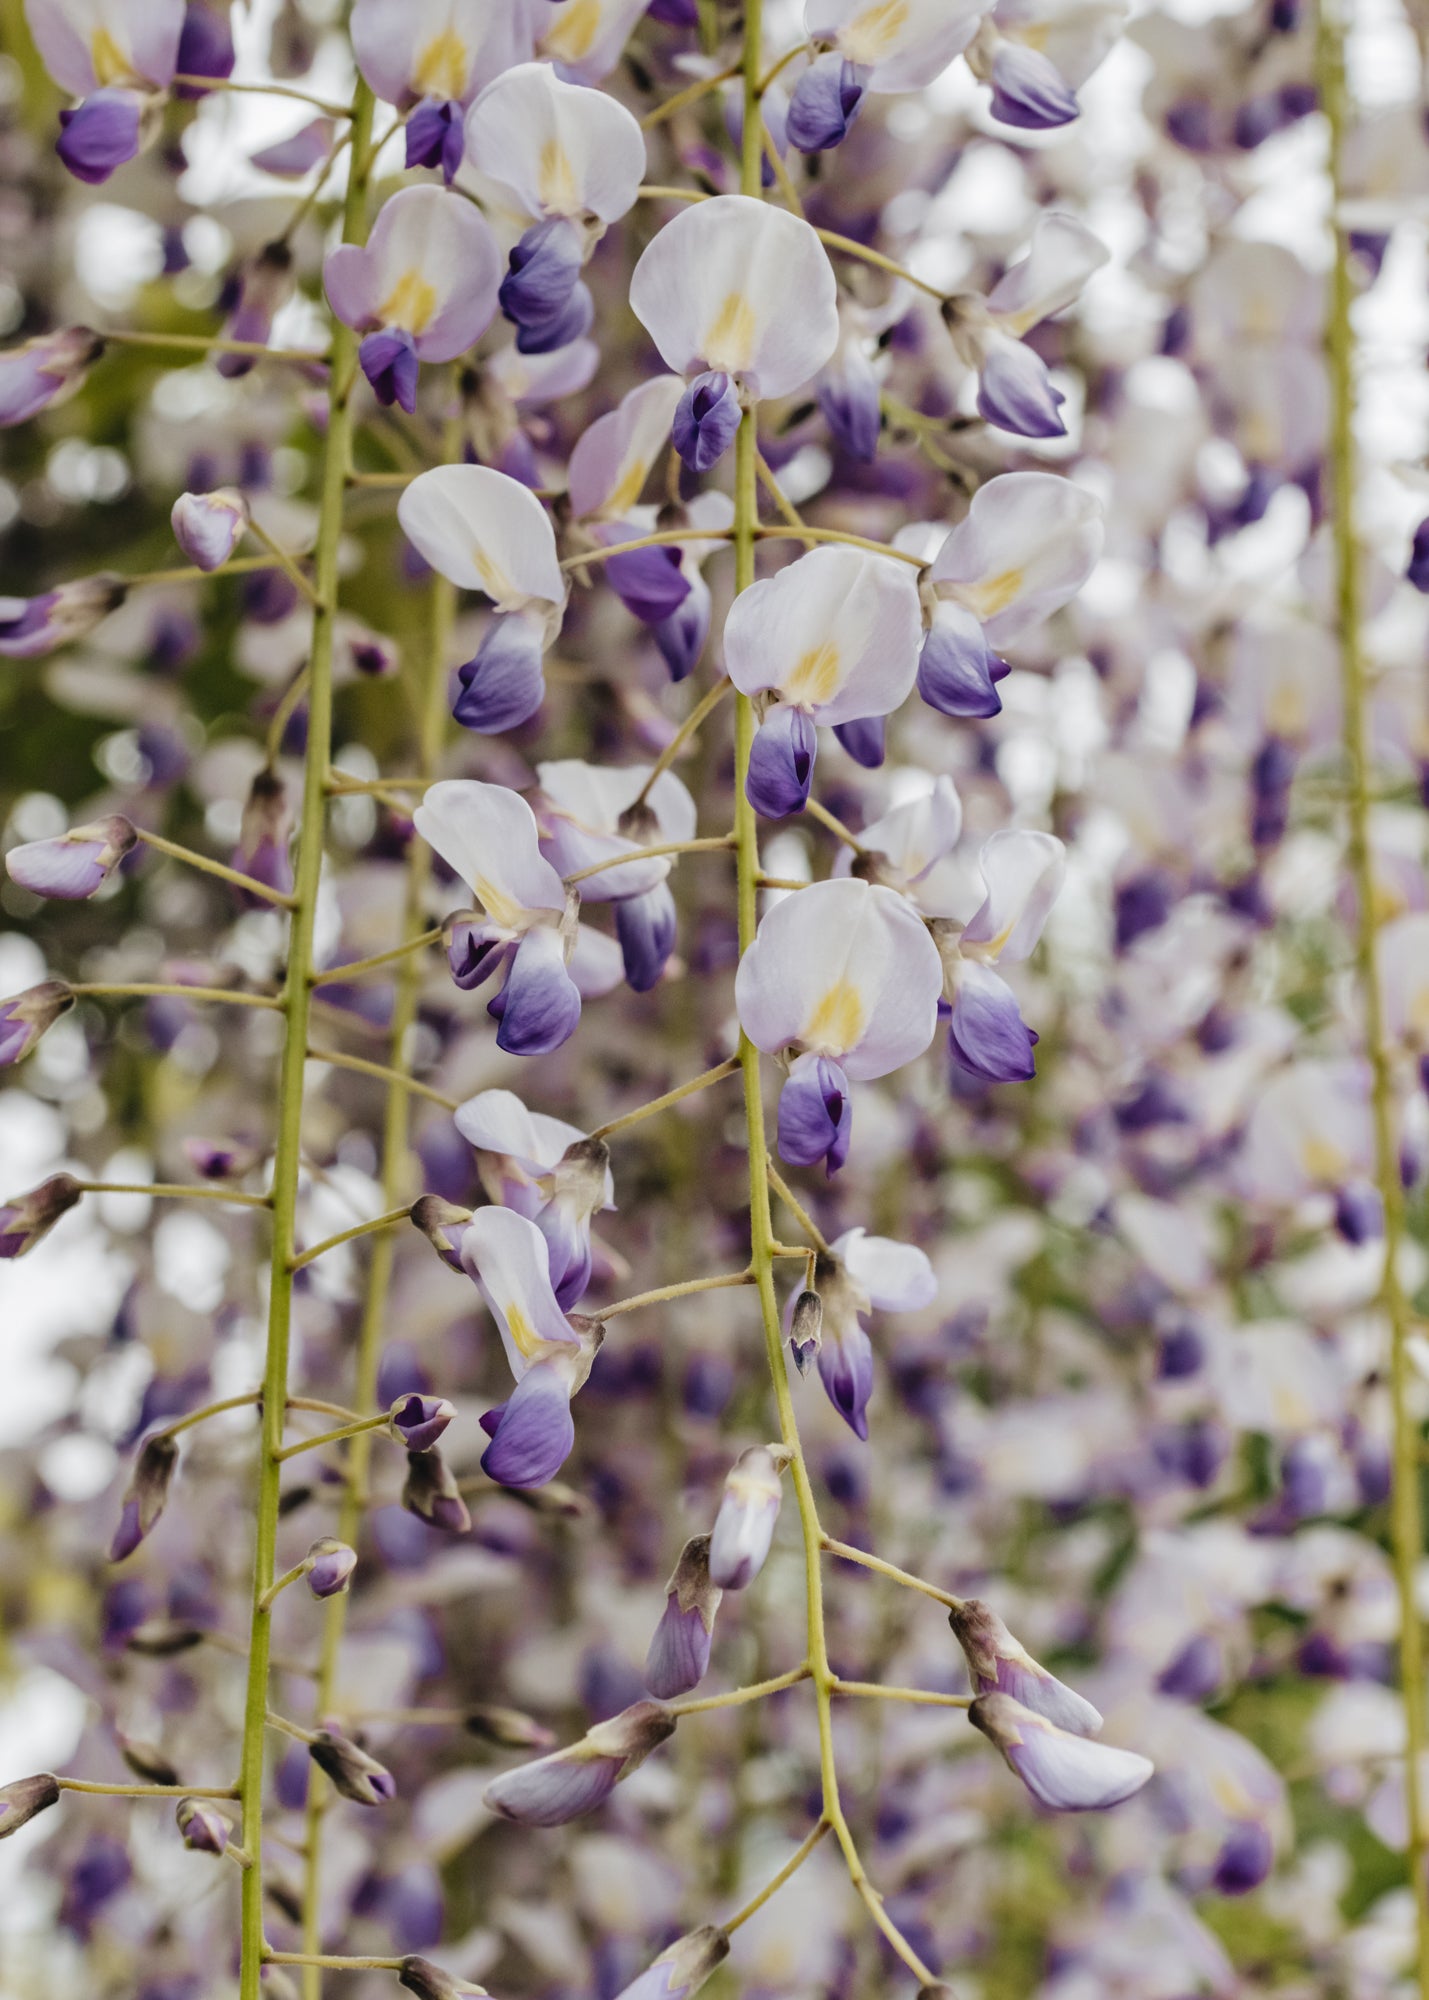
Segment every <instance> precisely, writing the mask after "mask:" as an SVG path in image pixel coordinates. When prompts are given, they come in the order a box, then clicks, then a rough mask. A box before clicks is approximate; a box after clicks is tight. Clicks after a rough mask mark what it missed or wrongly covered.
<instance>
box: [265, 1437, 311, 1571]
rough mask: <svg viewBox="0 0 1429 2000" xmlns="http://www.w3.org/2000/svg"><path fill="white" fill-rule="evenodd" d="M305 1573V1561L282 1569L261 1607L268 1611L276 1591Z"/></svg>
mask: <svg viewBox="0 0 1429 2000" xmlns="http://www.w3.org/2000/svg"><path fill="white" fill-rule="evenodd" d="M313 1442H314V1443H316V1442H317V1440H316V1439H314V1440H313ZM307 1573H308V1565H307V1564H306V1563H305V1562H300V1563H294V1565H293V1567H292V1568H291V1569H289V1570H284V1572H283V1574H282V1575H281V1576H277V1577H274V1579H273V1581H272V1582H271V1583H270V1584H269V1586H268V1588H267V1589H266V1590H265V1591H264V1593H263V1609H264V1610H265V1611H270V1610H271V1609H272V1607H273V1601H274V1599H275V1598H276V1597H277V1595H278V1592H279V1591H280V1590H286V1589H287V1588H288V1585H289V1584H290V1583H296V1582H297V1580H298V1578H299V1577H300V1576H306V1575H307Z"/></svg>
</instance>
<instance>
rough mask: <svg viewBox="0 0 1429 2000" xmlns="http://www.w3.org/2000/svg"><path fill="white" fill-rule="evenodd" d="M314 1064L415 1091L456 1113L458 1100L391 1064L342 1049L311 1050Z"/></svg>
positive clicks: (404, 1089) (309, 1052)
mask: <svg viewBox="0 0 1429 2000" xmlns="http://www.w3.org/2000/svg"><path fill="white" fill-rule="evenodd" d="M308 1054H309V1055H310V1056H311V1057H312V1059H313V1061H314V1062H323V1063H331V1064H332V1066H333V1068H334V1069H350V1070H351V1071H352V1072H353V1074H354V1075H355V1076H371V1077H375V1078H376V1079H377V1081H378V1082H379V1083H387V1084H391V1085H392V1086H393V1087H394V1088H395V1089H397V1090H401V1091H409V1090H411V1091H415V1092H416V1094H417V1096H418V1097H425V1098H427V1099H428V1100H429V1101H430V1102H431V1103H433V1104H440V1105H441V1107H442V1109H443V1110H444V1111H455V1110H456V1109H457V1108H458V1107H457V1100H456V1098H454V1097H447V1096H445V1095H444V1094H443V1092H441V1091H440V1090H433V1089H432V1087H431V1085H430V1084H429V1083H418V1081H417V1079H416V1078H415V1077H414V1076H408V1075H407V1074H406V1072H405V1071H404V1070H400V1069H393V1068H392V1066H391V1064H390V1063H380V1062H369V1061H368V1060H367V1057H366V1056H348V1055H344V1054H343V1053H342V1051H341V1050H340V1049H309V1050H308Z"/></svg>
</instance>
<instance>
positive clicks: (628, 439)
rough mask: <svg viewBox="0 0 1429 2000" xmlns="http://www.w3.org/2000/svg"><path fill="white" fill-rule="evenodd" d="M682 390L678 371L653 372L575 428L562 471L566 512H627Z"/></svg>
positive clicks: (588, 515) (608, 515)
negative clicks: (584, 425) (579, 429)
mask: <svg viewBox="0 0 1429 2000" xmlns="http://www.w3.org/2000/svg"><path fill="white" fill-rule="evenodd" d="M683 393H684V383H683V382H682V381H681V380H680V377H679V376H678V375H657V376H655V378H654V379H653V380H652V381H649V382H642V383H641V384H640V385H639V387H638V388H635V389H632V390H631V391H630V393H629V395H628V396H624V397H622V398H621V401H620V403H619V405H618V406H617V407H616V408H615V409H613V410H611V411H610V412H609V414H608V415H606V416H603V417H597V418H596V420H595V422H594V423H593V424H592V425H591V426H590V427H589V429H587V430H585V431H583V432H582V433H581V435H580V437H579V438H578V439H577V440H576V445H575V449H574V450H573V451H572V453H571V462H570V467H569V470H568V472H567V475H566V488H567V491H568V493H569V495H570V503H571V512H572V514H573V515H574V516H575V518H576V519H577V520H578V521H580V520H602V519H609V520H619V519H620V517H621V516H622V515H624V514H627V513H629V511H630V509H631V508H632V507H633V506H634V505H635V503H636V501H637V500H639V498H640V495H641V492H642V490H643V489H644V485H645V481H646V479H647V478H648V477H649V474H650V468H651V466H652V465H653V464H654V463H655V460H656V458H657V457H658V456H659V453H660V451H661V449H662V447H663V446H664V445H665V444H666V443H667V442H668V440H669V436H670V425H671V422H672V421H673V419H674V415H675V406H676V404H677V403H678V402H679V400H680V397H681V395H682V394H683Z"/></svg>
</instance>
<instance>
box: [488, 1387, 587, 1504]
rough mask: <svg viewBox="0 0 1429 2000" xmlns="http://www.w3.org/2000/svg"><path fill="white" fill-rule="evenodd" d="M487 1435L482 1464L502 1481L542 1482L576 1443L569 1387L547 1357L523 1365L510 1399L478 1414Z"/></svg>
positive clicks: (551, 1476)
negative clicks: (545, 1359)
mask: <svg viewBox="0 0 1429 2000" xmlns="http://www.w3.org/2000/svg"><path fill="white" fill-rule="evenodd" d="M481 1424H482V1429H483V1430H485V1431H486V1432H487V1433H488V1435H489V1436H490V1438H491V1443H490V1444H489V1445H488V1446H487V1447H486V1450H485V1451H484V1452H483V1453H482V1457H481V1469H482V1471H483V1472H484V1473H485V1474H486V1476H487V1478H488V1479H494V1480H496V1481H497V1483H498V1484H499V1485H501V1486H516V1487H525V1486H544V1485H545V1483H546V1481H547V1480H548V1479H554V1478H555V1476H556V1474H557V1473H558V1472H559V1471H560V1469H561V1467H562V1466H563V1465H564V1464H565V1462H566V1460H567V1459H568V1458H569V1457H570V1455H571V1452H572V1450H573V1449H574V1447H575V1441H576V1427H575V1423H574V1420H573V1419H572V1417H571V1397H570V1388H569V1386H568V1383H567V1381H566V1380H564V1379H563V1378H562V1376H561V1374H560V1373H559V1372H558V1371H557V1369H556V1368H555V1366H554V1365H553V1364H552V1363H551V1362H549V1361H538V1362H536V1363H535V1364H534V1365H533V1366H532V1367H530V1368H528V1369H527V1370H526V1373H525V1374H524V1375H523V1376H522V1377H521V1380H520V1381H519V1382H518V1383H517V1384H516V1387H515V1389H514V1390H513V1391H512V1393H511V1397H510V1400H509V1401H507V1402H505V1403H502V1404H501V1405H500V1406H499V1407H498V1408H497V1409H494V1410H488V1411H487V1412H486V1415H485V1416H484V1417H483V1418H482V1420H481Z"/></svg>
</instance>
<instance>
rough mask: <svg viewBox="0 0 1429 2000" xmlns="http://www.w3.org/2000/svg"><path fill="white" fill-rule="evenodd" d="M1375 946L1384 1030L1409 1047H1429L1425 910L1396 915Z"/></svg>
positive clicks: (1428, 917)
mask: <svg viewBox="0 0 1429 2000" xmlns="http://www.w3.org/2000/svg"><path fill="white" fill-rule="evenodd" d="M1375 948H1376V951H1377V953H1378V956H1379V977H1380V986H1381V989H1382V991H1383V994H1384V1025H1385V1028H1386V1030H1387V1031H1388V1033H1389V1034H1390V1035H1391V1036H1393V1037H1394V1039H1395V1040H1396V1041H1404V1042H1407V1043H1408V1044H1409V1045H1410V1046H1411V1047H1412V1048H1416V1049H1424V1048H1429V911H1424V910H1414V911H1412V912H1411V913H1410V914H1409V915H1408V916H1403V917H1396V918H1395V919H1394V921H1393V922H1392V923H1388V924H1386V925H1385V926H1384V928H1383V930H1381V931H1380V933H1379V936H1378V939H1377V941H1376V947H1375Z"/></svg>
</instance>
